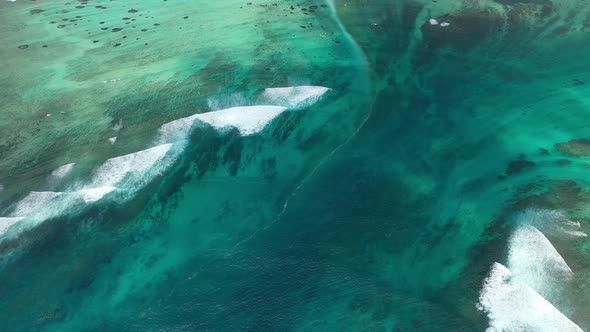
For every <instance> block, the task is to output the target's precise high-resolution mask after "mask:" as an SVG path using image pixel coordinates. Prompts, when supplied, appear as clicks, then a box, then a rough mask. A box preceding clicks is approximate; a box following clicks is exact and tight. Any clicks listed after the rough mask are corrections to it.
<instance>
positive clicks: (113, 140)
mask: <svg viewBox="0 0 590 332" xmlns="http://www.w3.org/2000/svg"><path fill="white" fill-rule="evenodd" d="M116 141H117V136H113V137H111V138H109V142H111V144H115V142H116Z"/></svg>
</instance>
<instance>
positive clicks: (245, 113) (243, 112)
mask: <svg viewBox="0 0 590 332" xmlns="http://www.w3.org/2000/svg"><path fill="white" fill-rule="evenodd" d="M286 109H287V108H286V107H283V106H263V105H260V106H243V107H232V108H228V109H224V110H221V111H214V112H208V113H201V114H196V115H195V116H194V117H195V118H196V119H197V120H199V121H201V122H204V123H207V124H209V125H210V126H212V127H214V128H216V129H220V130H223V129H226V128H227V127H235V128H237V129H238V131H239V132H240V135H242V136H248V135H253V134H256V133H259V132H261V131H262V130H263V129H264V128H265V127H266V126H267V125H268V124H269V123H270V122H271V121H272V120H273V119H274V118H276V117H277V116H279V115H280V114H281V113H283V112H284V111H285V110H286Z"/></svg>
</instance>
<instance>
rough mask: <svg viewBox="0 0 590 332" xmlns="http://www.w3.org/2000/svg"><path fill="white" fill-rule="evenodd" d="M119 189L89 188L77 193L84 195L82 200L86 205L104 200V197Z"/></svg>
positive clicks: (107, 187) (108, 187)
mask: <svg viewBox="0 0 590 332" xmlns="http://www.w3.org/2000/svg"><path fill="white" fill-rule="evenodd" d="M117 189H118V188H117V187H112V186H106V187H98V188H89V189H81V190H78V191H77V193H79V194H81V195H82V199H83V200H84V202H86V203H91V202H96V201H98V200H100V199H101V198H103V196H104V195H106V194H108V193H110V192H112V191H115V190H117Z"/></svg>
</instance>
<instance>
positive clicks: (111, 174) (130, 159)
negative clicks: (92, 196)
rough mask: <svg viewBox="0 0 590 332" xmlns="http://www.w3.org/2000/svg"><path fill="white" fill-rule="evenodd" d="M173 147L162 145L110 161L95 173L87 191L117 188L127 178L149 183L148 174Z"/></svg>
mask: <svg viewBox="0 0 590 332" xmlns="http://www.w3.org/2000/svg"><path fill="white" fill-rule="evenodd" d="M171 146H172V144H162V145H158V146H155V147H153V148H149V149H146V150H142V151H139V152H135V153H130V154H127V155H124V156H120V157H115V158H111V159H108V160H107V161H105V162H104V163H103V164H102V165H101V166H99V167H98V169H97V170H96V171H95V174H94V177H93V179H92V183H91V185H90V186H87V187H86V189H88V188H94V187H115V186H117V185H119V184H120V183H122V181H123V180H125V179H126V178H128V179H129V180H130V181H133V182H138V181H139V182H147V181H148V180H149V177H148V176H146V173H147V172H148V171H149V170H150V169H151V168H152V167H154V165H155V164H156V163H158V162H159V161H160V160H162V158H164V156H165V155H166V153H167V152H168V150H170V147H171Z"/></svg>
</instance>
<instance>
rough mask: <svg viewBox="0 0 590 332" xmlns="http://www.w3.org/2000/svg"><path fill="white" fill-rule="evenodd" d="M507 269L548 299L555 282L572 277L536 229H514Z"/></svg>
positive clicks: (527, 226)
mask: <svg viewBox="0 0 590 332" xmlns="http://www.w3.org/2000/svg"><path fill="white" fill-rule="evenodd" d="M508 245H509V249H508V268H509V269H510V270H511V271H512V273H513V274H514V278H516V279H517V280H518V281H520V282H523V283H526V284H527V285H529V286H530V287H532V288H533V289H535V290H536V291H537V292H538V293H541V294H543V295H544V296H548V295H549V293H551V291H552V290H554V287H553V284H554V283H555V282H563V281H566V280H569V279H571V278H572V277H573V275H574V274H573V272H572V270H571V269H570V267H569V266H568V265H567V263H566V262H565V260H564V259H563V257H561V255H560V254H559V253H558V252H557V250H556V249H555V247H553V245H552V244H551V242H549V240H548V239H547V238H546V237H545V235H543V233H541V232H540V231H539V230H538V229H537V228H535V227H533V226H529V225H524V226H520V227H518V228H517V229H516V230H515V232H514V233H513V234H512V236H511V237H510V240H509V241H508Z"/></svg>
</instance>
